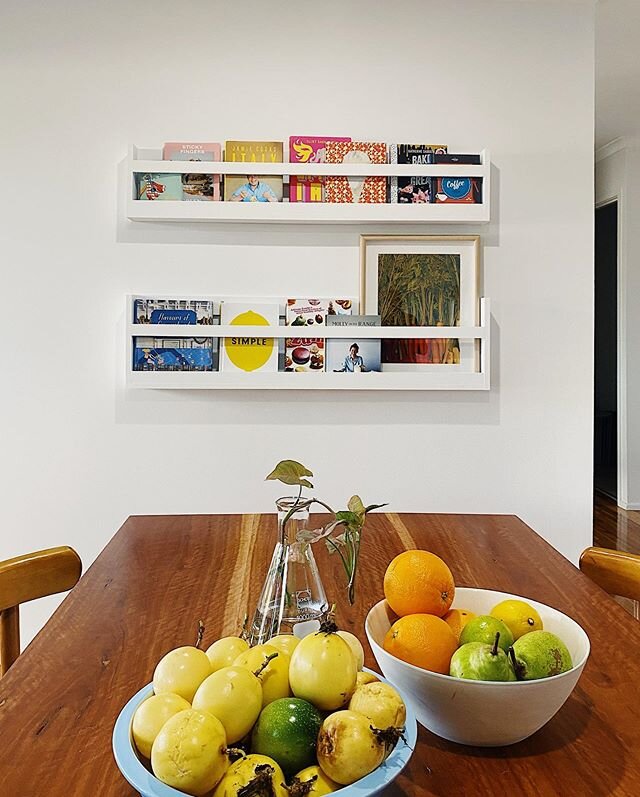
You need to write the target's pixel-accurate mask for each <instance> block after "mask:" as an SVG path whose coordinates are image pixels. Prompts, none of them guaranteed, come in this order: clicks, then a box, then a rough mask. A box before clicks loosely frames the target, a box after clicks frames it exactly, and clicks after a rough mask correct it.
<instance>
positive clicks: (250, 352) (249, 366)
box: [220, 302, 280, 372]
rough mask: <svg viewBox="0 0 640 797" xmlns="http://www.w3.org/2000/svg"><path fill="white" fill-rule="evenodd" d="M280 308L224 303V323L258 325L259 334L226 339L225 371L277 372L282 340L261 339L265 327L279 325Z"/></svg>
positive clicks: (223, 358)
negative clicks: (261, 328)
mask: <svg viewBox="0 0 640 797" xmlns="http://www.w3.org/2000/svg"><path fill="white" fill-rule="evenodd" d="M279 322H280V308H279V306H278V305H277V304H276V303H275V302H274V303H273V304H260V303H255V302H221V303H220V323H221V324H232V325H235V326H255V327H256V334H255V335H250V336H246V335H240V336H238V337H227V338H223V339H222V347H221V348H222V351H221V357H220V370H221V371H227V372H229V371H246V372H249V371H277V370H278V338H263V337H260V327H261V326H278V324H279Z"/></svg>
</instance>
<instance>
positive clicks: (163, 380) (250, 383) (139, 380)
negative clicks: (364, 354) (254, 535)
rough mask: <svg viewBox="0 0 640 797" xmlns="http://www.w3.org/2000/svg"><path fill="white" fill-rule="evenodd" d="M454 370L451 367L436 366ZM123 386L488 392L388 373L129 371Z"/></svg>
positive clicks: (479, 377) (478, 381)
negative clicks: (125, 383)
mask: <svg viewBox="0 0 640 797" xmlns="http://www.w3.org/2000/svg"><path fill="white" fill-rule="evenodd" d="M440 367H442V368H443V369H444V368H447V369H449V368H455V366H447V365H443V366H440ZM130 377H131V378H130V379H129V380H128V385H127V387H130V388H134V389H145V388H146V389H151V390H153V389H162V390H489V389H490V385H489V380H488V377H487V375H486V374H484V373H480V372H473V373H471V372H464V371H456V372H453V371H450V372H448V373H440V372H434V371H429V372H425V373H415V372H414V373H412V372H403V373H399V372H395V373H394V372H391V371H383V372H381V373H369V374H333V373H330V374H329V373H301V374H291V373H280V372H278V373H257V374H236V373H224V372H218V371H213V372H212V371H206V372H193V371H191V372H186V373H185V372H179V371H173V372H152V371H132V372H131V374H130Z"/></svg>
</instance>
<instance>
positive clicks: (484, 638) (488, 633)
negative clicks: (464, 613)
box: [460, 614, 513, 653]
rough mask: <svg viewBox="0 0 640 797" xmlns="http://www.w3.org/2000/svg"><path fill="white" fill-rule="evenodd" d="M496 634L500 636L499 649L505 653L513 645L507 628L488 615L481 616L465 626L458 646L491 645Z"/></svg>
mask: <svg viewBox="0 0 640 797" xmlns="http://www.w3.org/2000/svg"><path fill="white" fill-rule="evenodd" d="M496 634H500V647H501V648H502V650H504V652H505V653H506V652H507V651H508V650H509V648H510V647H511V645H513V634H512V633H511V631H509V629H508V628H507V626H506V625H505V624H504V623H503V622H502V620H498V618H497V617H492V616H491V615H490V614H481V615H480V616H479V617H474V618H473V620H469V622H468V623H467V624H466V625H465V627H464V628H463V629H462V631H461V633H460V644H461V645H466V644H467V643H468V642H483V643H484V644H485V645H493V643H494V641H495V638H496Z"/></svg>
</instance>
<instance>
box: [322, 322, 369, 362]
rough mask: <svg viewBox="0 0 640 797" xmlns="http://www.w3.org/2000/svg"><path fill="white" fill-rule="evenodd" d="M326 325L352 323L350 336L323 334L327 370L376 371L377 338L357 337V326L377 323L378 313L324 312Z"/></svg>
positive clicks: (349, 324) (345, 325) (348, 324)
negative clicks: (325, 338) (352, 314)
mask: <svg viewBox="0 0 640 797" xmlns="http://www.w3.org/2000/svg"><path fill="white" fill-rule="evenodd" d="M327 326H328V327H335V326H340V327H347V326H348V327H353V328H354V329H353V337H351V338H327V346H326V360H327V371H329V372H333V373H351V374H361V373H367V372H369V371H380V370H381V365H380V360H381V340H380V338H359V337H358V330H357V327H379V326H380V316H379V315H354V316H351V317H350V318H348V317H345V316H327Z"/></svg>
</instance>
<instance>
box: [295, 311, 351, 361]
mask: <svg viewBox="0 0 640 797" xmlns="http://www.w3.org/2000/svg"><path fill="white" fill-rule="evenodd" d="M351 310H352V302H351V299H287V310H286V318H285V321H286V324H287V326H290V327H292V334H294V333H293V328H294V327H295V337H291V338H287V339H286V340H285V359H284V370H285V371H293V372H297V373H301V372H305V371H317V372H320V373H321V372H322V371H324V370H325V353H324V349H325V340H324V338H317V337H308V336H309V335H310V334H312V330H316V329H318V328H319V327H320V328H321V327H324V326H325V324H326V323H327V319H329V318H333V317H334V316H338V315H341V316H345V315H349V314H350V313H351Z"/></svg>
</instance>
